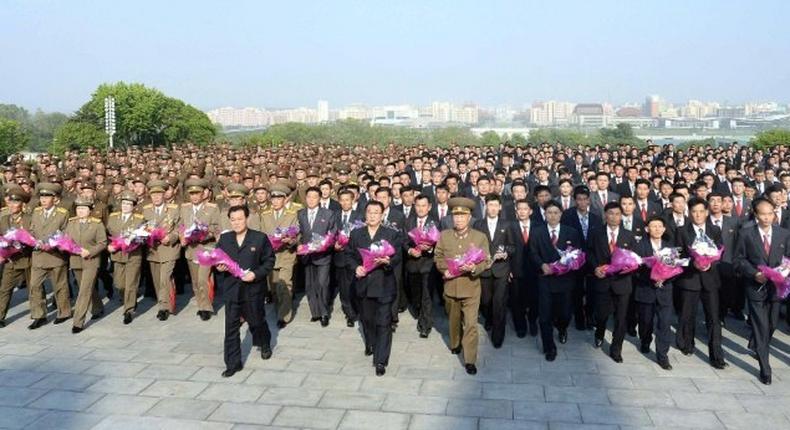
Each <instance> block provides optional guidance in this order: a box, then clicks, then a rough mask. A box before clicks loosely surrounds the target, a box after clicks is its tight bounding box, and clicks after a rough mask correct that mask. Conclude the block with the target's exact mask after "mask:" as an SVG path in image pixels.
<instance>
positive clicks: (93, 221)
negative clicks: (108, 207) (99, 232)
mask: <svg viewBox="0 0 790 430" xmlns="http://www.w3.org/2000/svg"><path fill="white" fill-rule="evenodd" d="M88 221H90V222H92V223H94V224H101V220H100V219H99V218H96V217H95V216H92V217H90V218H88Z"/></svg>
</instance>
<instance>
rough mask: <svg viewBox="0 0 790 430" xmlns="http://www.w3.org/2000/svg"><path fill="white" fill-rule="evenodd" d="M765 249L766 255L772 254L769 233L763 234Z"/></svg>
mask: <svg viewBox="0 0 790 430" xmlns="http://www.w3.org/2000/svg"><path fill="white" fill-rule="evenodd" d="M763 250H764V251H765V256H766V257H767V256H769V255H771V242H770V241H769V240H768V235H767V234H764V235H763Z"/></svg>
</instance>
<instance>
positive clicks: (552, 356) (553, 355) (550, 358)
mask: <svg viewBox="0 0 790 430" xmlns="http://www.w3.org/2000/svg"><path fill="white" fill-rule="evenodd" d="M556 359H557V351H549V352H547V353H546V361H554V360H556Z"/></svg>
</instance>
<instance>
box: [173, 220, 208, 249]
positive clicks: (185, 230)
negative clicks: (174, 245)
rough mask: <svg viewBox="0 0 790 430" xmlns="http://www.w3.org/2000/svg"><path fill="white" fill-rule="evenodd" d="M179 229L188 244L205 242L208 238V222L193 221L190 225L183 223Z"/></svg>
mask: <svg viewBox="0 0 790 430" xmlns="http://www.w3.org/2000/svg"><path fill="white" fill-rule="evenodd" d="M179 231H180V232H181V234H183V235H184V240H186V242H187V244H188V245H192V244H196V243H203V242H205V241H206V239H207V238H208V224H206V223H204V222H200V221H195V222H193V223H192V225H190V226H189V227H187V226H185V225H182V226H181V227H180V228H179Z"/></svg>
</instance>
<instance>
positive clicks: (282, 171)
mask: <svg viewBox="0 0 790 430" xmlns="http://www.w3.org/2000/svg"><path fill="white" fill-rule="evenodd" d="M275 175H276V176H277V177H278V178H288V177H290V176H291V174H290V173H288V169H286V168H285V167H280V168H279V169H277V172H275Z"/></svg>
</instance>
